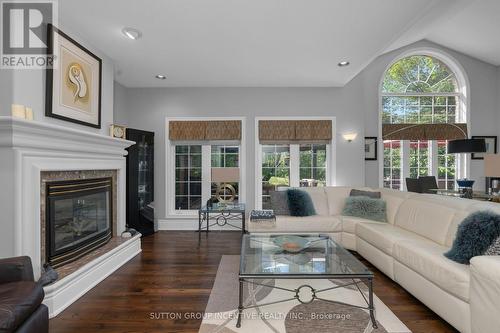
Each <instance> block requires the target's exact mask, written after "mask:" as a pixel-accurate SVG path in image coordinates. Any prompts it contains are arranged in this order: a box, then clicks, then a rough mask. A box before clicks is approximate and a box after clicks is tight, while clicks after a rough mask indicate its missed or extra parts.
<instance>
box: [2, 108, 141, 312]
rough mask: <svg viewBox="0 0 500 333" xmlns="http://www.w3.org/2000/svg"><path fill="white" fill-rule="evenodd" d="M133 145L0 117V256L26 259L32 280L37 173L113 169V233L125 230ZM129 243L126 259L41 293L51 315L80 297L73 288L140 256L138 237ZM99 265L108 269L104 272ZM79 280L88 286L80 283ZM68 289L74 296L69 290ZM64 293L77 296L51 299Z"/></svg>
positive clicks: (37, 230) (37, 265) (36, 251)
mask: <svg viewBox="0 0 500 333" xmlns="http://www.w3.org/2000/svg"><path fill="white" fill-rule="evenodd" d="M133 144H134V142H133V141H128V140H122V139H117V138H112V137H108V136H104V135H100V134H94V133H89V132H87V131H84V130H77V129H73V128H69V127H65V126H61V125H54V124H47V123H42V122H36V121H29V120H23V119H17V118H13V117H6V116H0V184H1V188H0V212H2V213H1V216H0V221H1V226H2V231H1V232H0V257H2V258H4V257H13V256H20V255H27V256H30V257H31V260H32V262H33V271H34V273H35V277H39V276H40V272H41V257H42V256H41V253H40V252H41V246H40V245H41V243H40V242H41V222H40V173H41V172H42V171H67V170H116V171H117V184H116V189H117V197H116V198H117V207H116V218H117V222H116V226H117V230H116V233H117V234H118V235H120V234H121V232H123V231H124V230H125V188H126V186H125V173H126V161H125V156H126V155H127V151H126V148H127V147H129V146H131V145H133ZM132 240H133V241H135V242H136V244H135V245H134V246H132V247H131V246H124V247H123V248H124V249H125V248H126V249H128V252H127V253H126V255H125V256H124V255H123V254H122V255H121V257H120V260H119V261H118V260H116V259H113V258H116V257H118V256H109V257H108V258H109V259H108V260H109V262H107V263H106V265H104V266H103V265H100V268H99V269H100V270H95V271H92V270H91V269H90V270H87V272H86V275H87V276H92V279H78V278H76V277H75V276H74V275H73V276H71V275H70V276H68V277H65V278H64V279H67V281H58V284H59V285H61V286H64V290H66V291H68V292H65V293H61V292H59V291H58V290H54V287H51V288H49V289H48V290H47V289H46V292H47V291H50V292H49V293H48V294H47V296H46V301H48V302H49V304H48V305H49V311H50V312H51V315H55V314H57V313H59V312H60V311H62V309H63V308H64V307H66V306H67V305H69V304H71V302H72V301H74V300H76V299H77V298H78V297H79V296H81V293H78V292H76V291H77V290H80V291H81V290H89V289H90V288H91V287H92V286H93V285H95V284H97V283H98V282H99V281H101V280H102V279H104V278H105V277H106V276H107V275H109V274H110V273H111V272H112V271H114V270H115V269H117V268H118V267H120V266H121V265H122V264H123V263H125V262H126V261H128V260H129V259H130V258H131V257H133V256H134V255H136V254H137V253H139V252H140V239H139V238H137V237H135V238H133V239H132ZM113 260H115V261H116V262H113ZM91 266H92V265H89V267H91ZM102 267H107V269H106V270H103V269H102ZM75 273H78V271H77V272H75ZM84 280H85V281H87V282H85V285H82V281H84ZM68 281H73V282H74V283H73V282H72V283H68ZM56 285H57V284H56ZM72 288H74V289H75V292H70V291H71V289H72ZM63 294H65V295H74V296H73V297H76V298H74V299H73V300H67V299H64V300H57V299H51V297H57V295H63ZM51 295H52V296H51ZM77 295H78V297H77ZM61 297H62V296H61ZM50 304H64V307H58V308H51V306H50Z"/></svg>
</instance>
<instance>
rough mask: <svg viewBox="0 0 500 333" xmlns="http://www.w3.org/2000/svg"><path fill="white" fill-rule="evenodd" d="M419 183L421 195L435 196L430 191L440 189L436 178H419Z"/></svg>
mask: <svg viewBox="0 0 500 333" xmlns="http://www.w3.org/2000/svg"><path fill="white" fill-rule="evenodd" d="M418 182H419V183H420V191H421V192H420V193H431V194H435V192H433V191H430V190H433V189H437V188H438V184H437V181H436V176H423V177H418Z"/></svg>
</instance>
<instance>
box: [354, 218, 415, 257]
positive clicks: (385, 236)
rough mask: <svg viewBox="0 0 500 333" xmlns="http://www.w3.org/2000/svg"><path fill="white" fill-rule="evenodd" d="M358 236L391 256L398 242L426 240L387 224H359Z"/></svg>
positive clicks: (357, 228) (357, 226)
mask: <svg viewBox="0 0 500 333" xmlns="http://www.w3.org/2000/svg"><path fill="white" fill-rule="evenodd" d="M356 235H357V236H358V237H359V238H361V239H363V240H364V241H365V242H367V243H369V244H371V245H373V246H375V247H376V248H378V249H379V250H381V251H383V252H384V253H386V254H388V255H390V256H392V250H393V247H394V244H395V243H396V242H397V241H404V240H409V239H414V238H420V239H424V238H422V237H420V236H418V235H416V234H415V233H413V232H411V231H408V230H404V229H401V228H399V227H397V226H393V225H391V224H387V223H359V224H358V225H356Z"/></svg>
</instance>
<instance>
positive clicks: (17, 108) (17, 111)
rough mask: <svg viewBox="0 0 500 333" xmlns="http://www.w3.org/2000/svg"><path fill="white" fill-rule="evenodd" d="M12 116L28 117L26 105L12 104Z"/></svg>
mask: <svg viewBox="0 0 500 333" xmlns="http://www.w3.org/2000/svg"><path fill="white" fill-rule="evenodd" d="M12 117H16V118H22V119H25V118H26V108H25V107H24V105H20V104H12Z"/></svg>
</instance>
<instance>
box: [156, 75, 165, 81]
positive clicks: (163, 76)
mask: <svg viewBox="0 0 500 333" xmlns="http://www.w3.org/2000/svg"><path fill="white" fill-rule="evenodd" d="M155 78H157V79H158V80H165V79H166V78H167V77H166V76H165V75H162V74H158V75H156V76H155Z"/></svg>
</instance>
